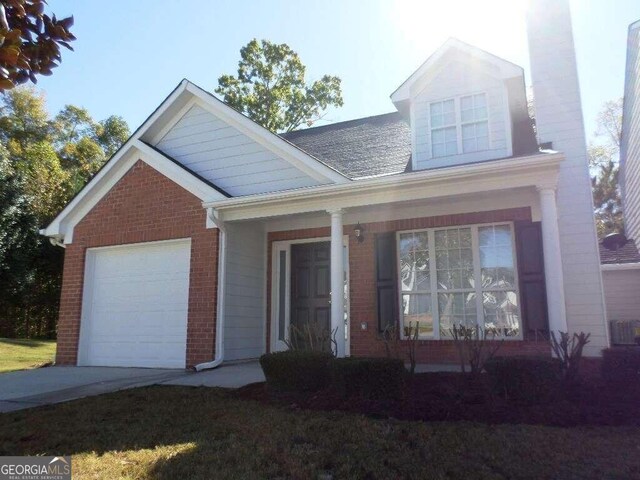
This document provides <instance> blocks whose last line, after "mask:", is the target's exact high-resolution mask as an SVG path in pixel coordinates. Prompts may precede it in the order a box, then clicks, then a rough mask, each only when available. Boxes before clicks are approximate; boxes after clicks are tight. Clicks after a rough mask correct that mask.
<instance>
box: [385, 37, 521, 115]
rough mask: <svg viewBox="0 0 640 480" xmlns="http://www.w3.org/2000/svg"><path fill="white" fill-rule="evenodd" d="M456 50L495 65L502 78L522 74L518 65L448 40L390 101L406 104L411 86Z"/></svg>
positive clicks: (394, 93) (404, 83)
mask: <svg viewBox="0 0 640 480" xmlns="http://www.w3.org/2000/svg"><path fill="white" fill-rule="evenodd" d="M454 48H455V49H458V50H461V51H463V52H465V53H468V54H469V55H472V56H474V57H476V58H479V59H481V60H484V61H486V62H489V63H492V64H493V65H496V66H497V67H498V68H499V69H500V75H501V77H502V78H511V77H518V76H522V75H523V74H524V71H523V69H522V68H521V67H519V66H518V65H516V64H514V63H511V62H509V61H507V60H504V59H502V58H500V57H497V56H496V55H493V54H491V53H489V52H486V51H484V50H482V49H480V48H478V47H474V46H473V45H469V44H468V43H464V42H462V41H460V40H458V39H457V38H449V39H448V40H447V41H446V42H445V43H444V44H443V45H442V46H441V47H440V48H438V49H437V50H436V51H435V52H434V53H433V54H432V55H431V56H430V57H429V58H428V59H427V60H426V61H425V62H424V63H423V64H422V65H420V67H418V69H417V70H416V71H415V72H414V73H413V74H411V76H410V77H409V78H408V79H407V80H405V81H404V82H403V83H402V85H400V86H399V87H398V88H397V89H396V91H395V92H393V93H392V94H391V101H392V102H393V103H394V104H396V105H398V104H401V103H402V102H406V101H408V100H410V98H411V92H412V87H413V84H414V83H416V82H417V81H419V80H420V79H421V78H422V77H423V76H424V75H426V74H427V73H428V72H429V70H431V69H432V68H433V67H434V66H435V65H436V64H437V63H438V62H439V61H440V59H442V58H443V57H444V56H445V54H447V53H448V52H449V50H451V49H454Z"/></svg>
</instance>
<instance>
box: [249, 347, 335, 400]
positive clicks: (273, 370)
mask: <svg viewBox="0 0 640 480" xmlns="http://www.w3.org/2000/svg"><path fill="white" fill-rule="evenodd" d="M332 358H333V356H332V355H331V354H330V353H326V352H313V351H305V350H289V351H286V352H276V353H267V354H265V355H262V356H261V357H260V366H261V367H262V371H263V372H264V376H265V378H266V379H267V386H268V387H269V388H273V389H275V390H282V391H289V392H314V391H317V390H320V389H322V388H325V387H326V386H327V383H328V381H329V362H330V361H331V359H332Z"/></svg>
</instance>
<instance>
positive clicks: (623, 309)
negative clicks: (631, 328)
mask: <svg viewBox="0 0 640 480" xmlns="http://www.w3.org/2000/svg"><path fill="white" fill-rule="evenodd" d="M602 282H603V284H604V285H603V286H604V299H605V302H606V304H607V317H608V318H609V320H640V295H638V292H640V269H637V270H613V271H604V272H602Z"/></svg>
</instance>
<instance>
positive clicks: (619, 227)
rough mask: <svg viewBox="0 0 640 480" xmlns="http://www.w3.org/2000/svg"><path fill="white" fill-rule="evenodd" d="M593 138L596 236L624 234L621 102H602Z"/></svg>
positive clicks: (590, 148) (592, 167) (589, 149)
mask: <svg viewBox="0 0 640 480" xmlns="http://www.w3.org/2000/svg"><path fill="white" fill-rule="evenodd" d="M594 135H595V136H596V138H601V139H603V142H602V143H593V142H592V143H591V144H590V145H589V148H588V155H589V166H590V167H591V170H592V172H594V175H593V176H592V177H591V187H592V190H593V201H594V206H595V218H596V228H597V230H598V236H600V237H603V236H605V235H607V234H609V233H613V232H619V231H620V232H621V231H624V218H623V215H622V204H621V199H620V190H619V187H618V176H619V162H618V156H619V153H620V139H621V137H622V98H620V99H618V100H611V101H608V102H605V103H604V105H603V106H602V109H601V110H600V112H599V114H598V116H597V118H596V131H595V133H594Z"/></svg>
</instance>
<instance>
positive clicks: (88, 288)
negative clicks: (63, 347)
mask: <svg viewBox="0 0 640 480" xmlns="http://www.w3.org/2000/svg"><path fill="white" fill-rule="evenodd" d="M189 260H190V241H189V240H181V241H171V242H157V243H148V244H136V245H127V246H120V247H113V248H96V249H89V250H88V251H87V265H86V273H85V288H84V299H83V310H82V322H81V327H80V348H79V352H78V354H79V356H78V363H79V364H80V365H100V366H117V367H164V368H184V367H185V363H186V344H187V310H188V300H189Z"/></svg>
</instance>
